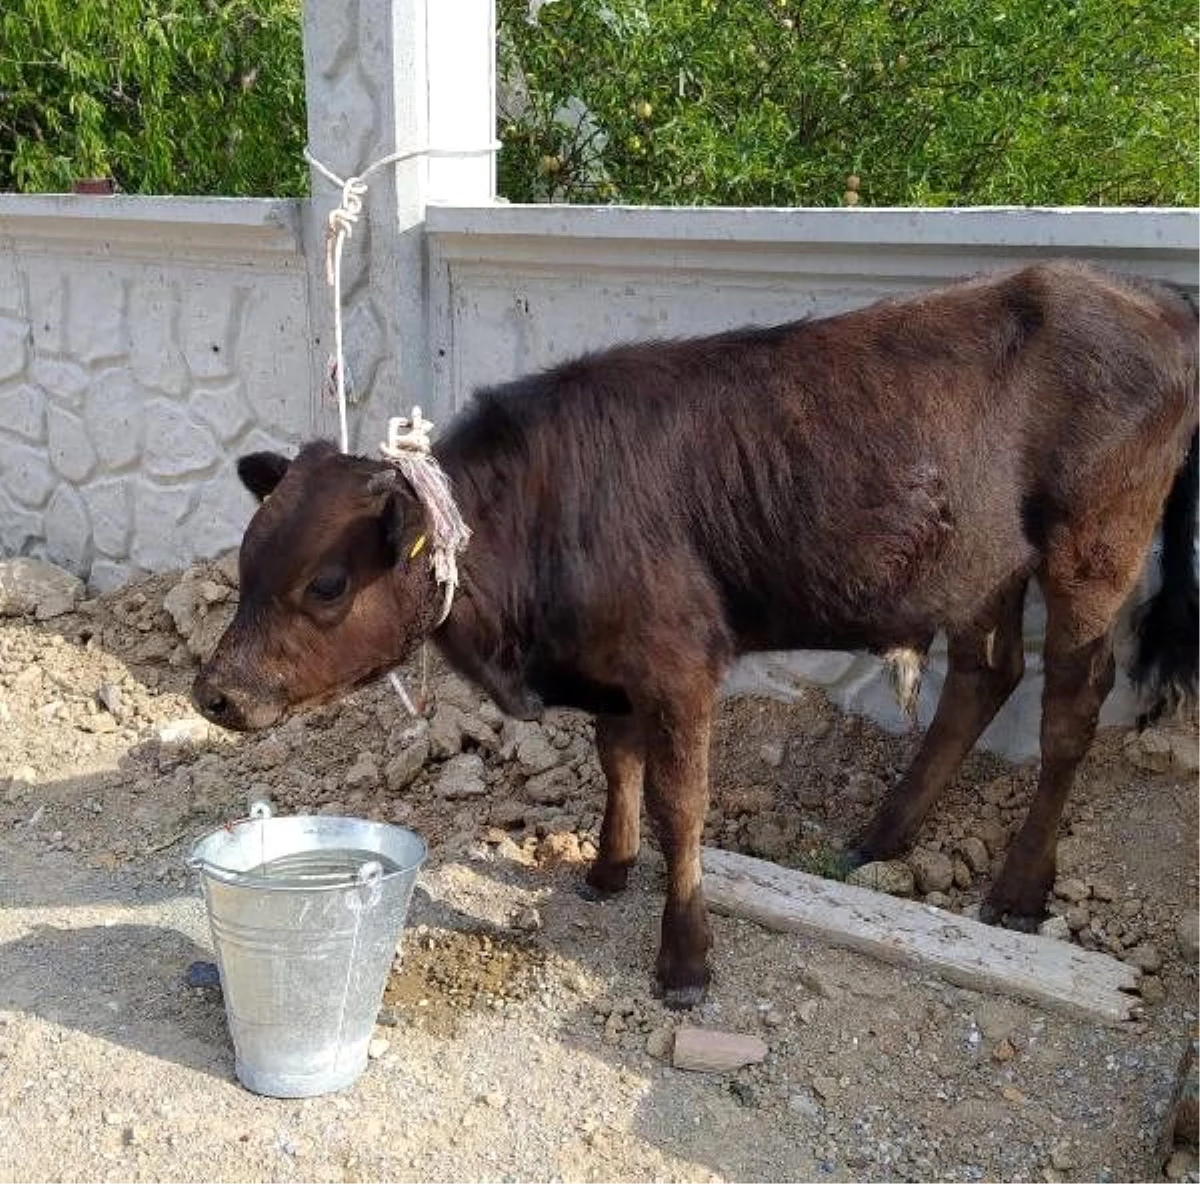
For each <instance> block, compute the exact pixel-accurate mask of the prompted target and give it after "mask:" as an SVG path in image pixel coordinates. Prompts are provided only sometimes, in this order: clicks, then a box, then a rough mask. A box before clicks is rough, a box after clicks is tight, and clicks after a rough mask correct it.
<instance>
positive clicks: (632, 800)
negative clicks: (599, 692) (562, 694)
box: [584, 714, 646, 896]
mask: <svg viewBox="0 0 1200 1184" xmlns="http://www.w3.org/2000/svg"><path fill="white" fill-rule="evenodd" d="M596 752H597V755H598V756H599V758H600V768H601V769H602V770H603V772H604V777H605V780H606V781H607V783H608V791H607V796H606V798H605V803H604V821H603V822H602V823H601V825H600V852H599V854H598V855H597V857H596V860H595V862H594V863H593V864H592V866H591V867H590V868H589V869H588V873H587V887H586V889H585V890H584V895H591V896H609V895H611V894H612V893H614V892H620V891H621V890H622V889H623V888H624V887H625V885H626V884H627V883H628V881H629V871H630V869H631V868H632V867H633V865H634V863H635V862H636V861H637V854H638V847H639V846H640V845H641V832H642V779H643V776H644V773H645V768H646V743H645V737H644V734H643V730H642V720H641V718H640V717H639V716H638V715H636V714H634V715H601V716H598V717H597V718H596Z"/></svg>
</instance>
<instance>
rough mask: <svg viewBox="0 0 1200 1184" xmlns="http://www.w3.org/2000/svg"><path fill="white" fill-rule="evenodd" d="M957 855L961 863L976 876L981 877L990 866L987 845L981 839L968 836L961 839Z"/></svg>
mask: <svg viewBox="0 0 1200 1184" xmlns="http://www.w3.org/2000/svg"><path fill="white" fill-rule="evenodd" d="M958 850H959V853H960V854H961V855H962V857H963V862H964V863H965V864H966V865H967V867H969V868H970V869H971V871H973V872H974V873H975V874H976V875H977V876H980V875H983V874H984V873H985V872H986V871H987V870H988V868H990V867H991V865H992V860H991V856H990V855H989V854H988V848H987V844H986V843H985V842H984V841H983V839H982V838H977V837H976V836H975V835H969V836H968V837H967V838H965V839H963V841H962V842H961V843H959V845H958Z"/></svg>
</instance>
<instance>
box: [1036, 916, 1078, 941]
mask: <svg viewBox="0 0 1200 1184" xmlns="http://www.w3.org/2000/svg"><path fill="white" fill-rule="evenodd" d="M1038 933H1039V934H1041V936H1042V937H1051V938H1053V939H1054V940H1055V941H1070V940H1071V927H1070V925H1068V924H1067V919H1066V917H1048V918H1047V919H1046V920H1045V921H1043V922H1042V923H1041V925H1039V926H1038Z"/></svg>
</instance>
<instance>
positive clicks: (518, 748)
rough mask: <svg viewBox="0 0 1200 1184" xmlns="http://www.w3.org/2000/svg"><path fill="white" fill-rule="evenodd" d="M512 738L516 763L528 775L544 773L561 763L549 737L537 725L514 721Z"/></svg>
mask: <svg viewBox="0 0 1200 1184" xmlns="http://www.w3.org/2000/svg"><path fill="white" fill-rule="evenodd" d="M513 737H514V741H515V743H514V753H515V756H516V758H517V762H518V763H519V764H520V766H521V768H522V770H523V771H524V772H526V773H528V774H530V775H535V774H537V773H544V772H546V770H547V769H552V768H554V766H555V765H557V764H559V763H560V762H561V761H562V753H561V752H559V750H558V749H557V748H555V747H554V745H553V744H551V743H550V739H549V737H548V736H547V735H546V733H545V732H544V731H543V730H542V729H541V728H540V727H538V725H537V724H533V723H528V722H526V721H524V720H518V721H516V722H515V723H514V726H513Z"/></svg>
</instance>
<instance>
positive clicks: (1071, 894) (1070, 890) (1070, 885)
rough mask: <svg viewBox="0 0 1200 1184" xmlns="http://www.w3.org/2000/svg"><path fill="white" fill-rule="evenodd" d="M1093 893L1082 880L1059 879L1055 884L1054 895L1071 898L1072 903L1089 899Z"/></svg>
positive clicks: (1064, 898) (1066, 898) (1065, 898)
mask: <svg viewBox="0 0 1200 1184" xmlns="http://www.w3.org/2000/svg"><path fill="white" fill-rule="evenodd" d="M1091 894H1092V890H1091V889H1090V888H1089V887H1088V886H1087V885H1086V884H1085V883H1084V882H1083V881H1082V880H1073V879H1065V880H1059V881H1058V883H1056V884H1055V885H1054V895H1055V896H1059V897H1061V898H1062V899H1063V900H1069V901H1070V902H1071V903H1072V904H1078V903H1079V901H1081V900H1087V898H1088V897H1089V896H1090V895H1091Z"/></svg>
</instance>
